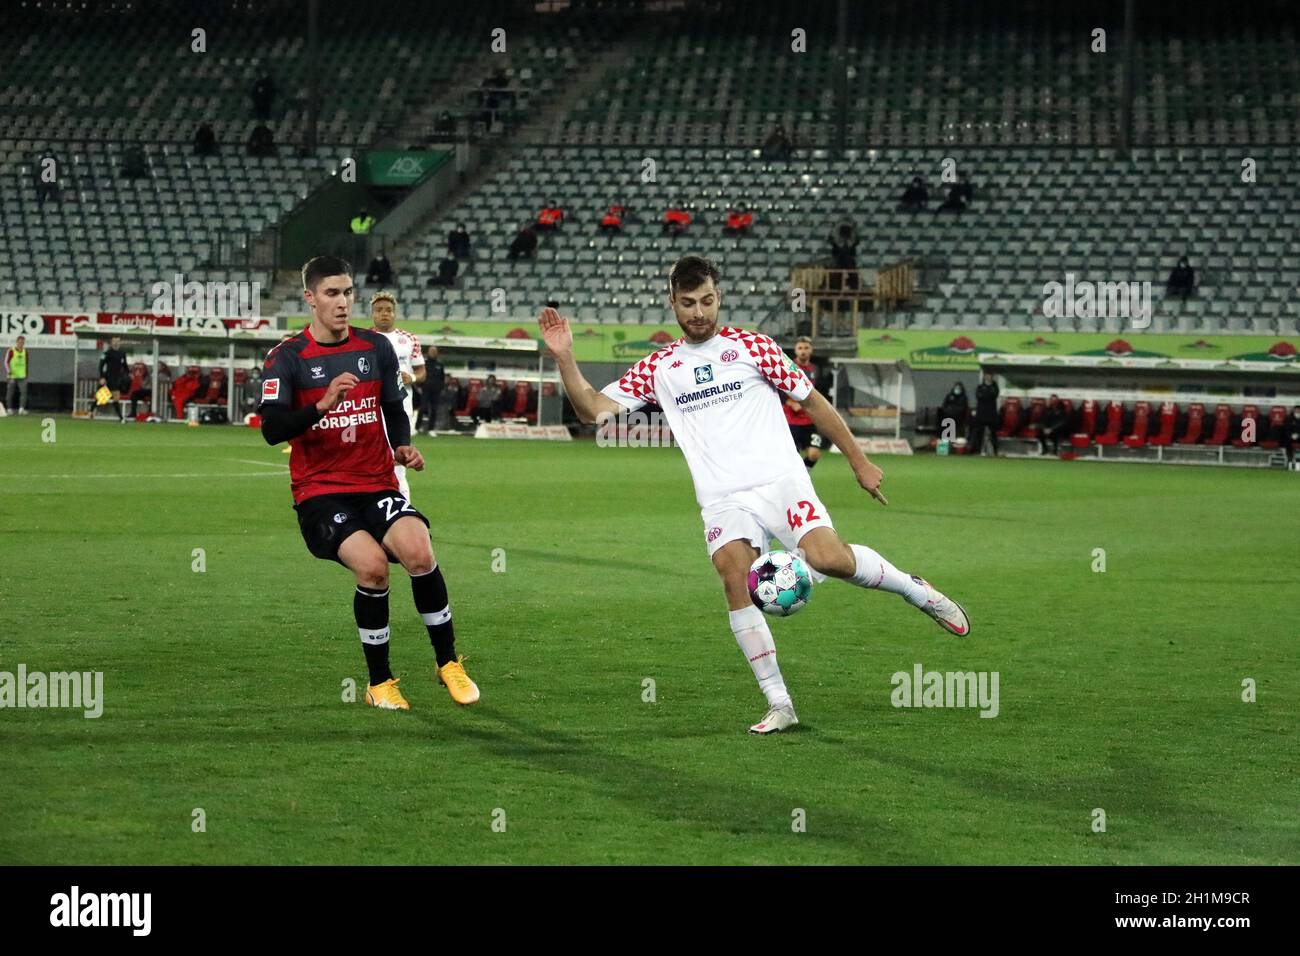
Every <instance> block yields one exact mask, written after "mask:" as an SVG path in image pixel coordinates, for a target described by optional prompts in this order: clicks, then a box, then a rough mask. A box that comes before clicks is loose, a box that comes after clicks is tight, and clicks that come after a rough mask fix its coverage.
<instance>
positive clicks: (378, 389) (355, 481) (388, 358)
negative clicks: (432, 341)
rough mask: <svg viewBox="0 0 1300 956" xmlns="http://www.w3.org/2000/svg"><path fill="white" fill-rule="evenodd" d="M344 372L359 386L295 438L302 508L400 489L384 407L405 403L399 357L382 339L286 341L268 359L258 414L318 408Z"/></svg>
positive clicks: (304, 335) (307, 336) (296, 493)
mask: <svg viewBox="0 0 1300 956" xmlns="http://www.w3.org/2000/svg"><path fill="white" fill-rule="evenodd" d="M344 372H351V373H352V374H353V375H355V376H356V377H357V379H358V380H359V381H358V384H357V386H356V387H355V388H353V389H352V390H351V391H350V392H349V393H348V396H347V398H345V399H343V400H342V401H341V402H339V403H338V404H337V405H335V406H334V407H333V408H331V409H330V410H329V411H328V412H326V413H325V415H324V416H323V417H322V418H321V419H320V421H318V422H316V424H314V425H312V426H311V428H309V429H308V430H307V431H306V432H304V433H303V434H301V435H299V436H298V437H297V438H295V439H293V443H292V444H293V454H292V455H291V456H290V458H289V481H290V486H291V487H292V489H293V501H294V504H300V503H301V502H303V501H305V500H306V499H308V498H314V497H316V496H317V495H335V494H354V493H358V492H364V491H396V490H397V478H396V476H395V475H394V474H393V450H392V448H390V447H389V444H388V434H387V432H386V431H385V428H384V415H383V411H382V409H381V408H380V406H381V405H382V404H383V403H385V402H400V401H401V392H400V390H399V387H398V384H397V383H398V375H397V354H396V353H395V352H394V351H393V347H392V345H390V344H389V342H388V340H387V339H386V338H384V337H383V336H382V335H380V334H379V333H378V332H375V331H372V330H370V329H363V328H358V327H357V326H352V327H351V329H350V331H349V334H348V337H347V338H345V339H344V340H343V341H341V342H331V343H322V342H317V341H316V340H315V339H313V338H312V336H311V331H310V329H303V330H302V332H300V333H299V334H298V335H296V336H294V337H293V338H292V339H289V340H288V341H287V342H281V343H280V344H279V345H277V346H276V347H275V348H273V349H272V350H271V352H270V354H269V355H267V357H266V365H265V367H264V371H263V373H262V401H261V404H260V405H259V406H258V410H259V412H261V411H262V410H264V409H267V408H272V409H274V408H280V409H284V410H286V411H293V410H294V409H298V408H302V407H303V406H305V405H314V404H316V402H318V401H320V399H321V396H322V395H324V394H325V392H326V390H327V389H328V388H329V384H330V382H331V381H333V380H334V379H335V378H336V377H337V376H339V375H342V374H343V373H344Z"/></svg>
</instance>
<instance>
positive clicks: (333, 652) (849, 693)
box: [0, 415, 1300, 864]
mask: <svg viewBox="0 0 1300 956" xmlns="http://www.w3.org/2000/svg"><path fill="white" fill-rule="evenodd" d="M56 426H57V433H56V435H55V437H56V441H54V442H53V443H48V442H43V441H42V437H43V436H42V424H41V421H40V416H37V415H33V416H31V417H29V418H24V419H14V418H8V419H4V420H0V483H2V484H0V486H2V487H3V489H4V491H3V495H2V496H0V670H3V671H10V672H13V671H16V669H17V665H18V664H20V663H22V664H25V665H26V667H27V669H28V671H29V672H33V671H43V672H49V671H65V670H80V671H102V672H103V673H104V681H105V686H104V696H105V703H104V712H103V715H102V716H101V717H100V718H99V719H86V718H85V717H83V716H82V714H81V712H79V711H71V710H59V709H43V710H40V709H21V710H19V709H4V710H0V863H26V864H34V863H65V864H109V863H115V864H146V863H213V864H215V863H223V864H228V863H285V864H299V863H349V864H355V863H360V864H365V863H410V864H422V863H428V864H441V863H486V864H503V863H525V864H527V863H586V864H599V863H671V864H745V863H831V864H845V863H865V864H892V863H921V864H988V863H993V864H999V863H1030V864H1049V863H1070V864H1108V863H1118V864H1146V863H1152V864H1156V863H1158V864H1185V863H1191V864H1211V863H1213V864H1237V863H1265V864H1276V863H1296V862H1298V861H1300V828H1297V826H1296V820H1297V807H1298V805H1297V802H1296V794H1297V792H1300V789H1298V787H1297V784H1298V783H1300V781H1298V780H1297V768H1298V767H1300V746H1298V742H1300V741H1298V737H1297V728H1298V727H1300V720H1298V719H1297V718H1298V716H1300V706H1297V695H1298V694H1300V650H1298V649H1297V648H1298V646H1300V642H1298V641H1297V637H1300V632H1298V631H1297V618H1296V614H1295V598H1296V595H1297V593H1300V588H1298V587H1297V583H1298V580H1297V578H1298V572H1297V567H1298V566H1300V560H1298V558H1300V537H1298V536H1297V527H1298V525H1297V519H1296V514H1297V511H1296V504H1297V501H1300V479H1298V478H1297V476H1296V475H1294V474H1286V473H1281V472H1276V471H1270V472H1259V471H1244V470H1243V471H1238V470H1232V469H1213V468H1179V467H1150V466H1139V465H1112V466H1106V465H1090V464H1084V463H1074V464H1070V463H1061V462H1056V461H1008V460H999V461H988V460H963V459H951V458H949V459H945V458H934V457H917V458H888V457H887V458H882V459H880V461H879V463H880V464H881V465H882V467H883V468H884V470H885V473H886V483H885V489H886V491H887V493H888V495H889V497H890V501H891V504H890V506H889V507H888V508H882V507H881V506H879V505H877V504H876V503H875V502H873V501H871V500H870V499H869V497H868V496H867V495H866V494H865V493H864V492H862V491H860V490H858V488H857V487H856V485H855V483H854V482H853V480H852V476H851V474H850V473H849V471H848V468H847V467H846V464H845V462H844V460H843V459H842V458H840V457H839V456H834V457H832V458H829V459H827V460H826V461H824V463H823V464H822V465H821V466H819V467H818V468H817V469H816V471H815V472H814V479H815V481H816V484H817V487H818V490H819V492H820V494H821V496H822V498H823V499H824V501H825V502H826V504H827V506H828V507H829V508H830V510H831V514H832V516H833V518H834V520H835V524H836V526H837V528H838V529H839V530H840V532H841V533H842V534H843V535H844V536H845V537H846V538H847V539H848V540H850V541H857V542H862V543H865V544H869V545H871V546H872V547H875V548H876V549H878V550H879V551H881V552H882V553H883V554H884V555H886V557H888V558H890V559H891V560H892V561H893V562H894V563H895V564H897V565H898V566H899V567H901V568H905V569H908V570H912V571H916V572H918V573H922V574H924V575H926V576H927V577H929V578H930V579H931V580H932V581H934V582H935V584H936V585H938V586H939V587H940V588H941V589H944V590H946V591H947V592H948V593H950V594H951V595H953V596H954V597H956V598H957V599H958V600H960V601H962V602H963V603H964V604H965V606H966V608H967V609H968V611H969V612H970V614H971V617H972V619H973V622H974V633H973V635H972V637H971V638H969V639H968V640H959V639H957V638H953V637H950V636H948V635H946V634H945V633H944V632H942V631H941V630H940V629H939V628H938V627H937V626H936V625H935V624H934V623H933V622H931V621H930V620H928V619H927V618H925V617H923V616H922V615H921V614H919V613H918V612H916V611H915V610H913V609H911V608H909V607H907V606H906V605H905V604H904V603H903V602H902V600H901V599H899V598H897V597H894V596H892V595H886V594H881V593H875V592H866V591H862V590H859V589H857V588H854V587H851V586H848V585H845V584H842V583H839V582H833V581H832V582H827V583H825V584H823V585H820V586H819V587H818V588H817V589H816V590H815V592H814V594H813V598H812V601H811V603H810V605H809V606H808V608H807V609H806V610H804V611H803V612H802V613H800V614H799V615H797V616H795V617H793V618H790V619H788V620H775V621H773V622H772V628H773V632H774V633H775V635H776V639H777V648H778V653H779V656H780V663H781V667H782V670H783V671H784V674H785V677H786V680H787V682H788V684H789V686H790V689H791V691H792V693H793V694H794V698H795V703H796V705H797V707H798V709H799V715H800V718H801V720H802V721H803V723H802V725H801V726H800V727H798V728H796V730H795V731H793V732H791V733H788V734H785V735H780V736H777V737H773V738H756V737H751V736H748V735H747V734H746V733H745V730H746V728H747V727H748V725H749V724H750V723H752V722H754V721H755V720H757V719H758V718H759V717H760V716H761V715H762V712H763V710H764V707H763V700H762V697H761V695H760V694H759V693H758V691H757V688H756V687H755V685H754V680H753V677H752V676H751V674H750V672H749V668H748V667H747V666H746V663H745V661H744V659H743V658H742V656H741V654H740V651H739V649H738V648H737V647H736V644H735V640H734V639H733V637H732V635H731V632H730V630H729V628H728V626H727V617H726V608H725V604H724V602H723V599H722V593H721V588H720V587H719V584H718V582H717V580H716V577H715V575H714V573H713V570H712V568H711V566H710V564H709V562H708V560H707V558H706V555H705V549H704V533H703V528H702V526H701V524H700V519H699V511H698V508H697V507H696V505H695V502H694V497H693V494H692V489H691V484H690V480H689V476H688V474H687V470H686V466H685V463H684V461H683V460H682V458H681V455H680V452H679V451H677V450H676V449H618V450H614V449H600V448H597V447H595V446H594V445H591V444H589V443H575V444H572V445H560V444H549V443H542V442H537V443H532V442H511V441H473V440H469V439H457V438H449V437H440V438H438V439H436V440H430V439H426V438H420V439H418V443H419V445H420V447H421V448H422V449H423V451H424V452H425V454H426V455H427V456H428V468H427V469H426V470H425V471H424V472H423V473H422V474H418V475H415V476H414V481H413V493H412V494H413V499H414V502H415V504H416V505H417V506H418V507H419V508H421V509H422V510H423V511H424V512H425V513H426V514H427V515H428V516H429V517H430V519H431V520H432V522H433V538H434V550H435V552H436V554H437V555H438V558H439V561H440V563H441V565H442V566H443V569H444V571H445V574H446V577H447V581H448V585H449V587H450V589H451V596H452V607H453V610H454V614H455V621H456V630H457V635H458V643H459V649H460V650H461V652H462V653H464V654H466V655H467V667H468V669H469V671H470V673H471V674H472V675H473V676H474V677H475V679H476V680H477V681H478V683H479V684H480V686H481V688H482V690H483V700H482V702H481V703H480V704H479V705H477V706H475V707H473V708H469V709H459V708H457V707H456V706H455V705H454V704H453V703H452V702H451V701H450V699H449V698H448V697H447V694H446V692H445V690H444V689H443V688H441V687H439V686H437V685H436V684H435V683H434V681H433V669H432V651H431V649H430V647H429V642H428V639H427V637H426V635H425V632H424V629H423V627H422V626H421V625H420V623H419V619H418V618H417V617H416V615H415V612H414V609H413V607H412V605H411V599H410V589H409V585H408V584H407V583H406V577H405V575H404V574H403V573H402V572H401V571H400V569H395V571H394V577H393V592H392V600H391V607H392V621H393V631H394V633H393V645H392V659H393V666H394V671H395V673H396V674H397V675H398V676H400V677H401V678H402V688H403V690H404V691H405V692H406V694H407V696H408V698H409V699H410V701H411V706H412V710H411V711H410V712H409V713H390V712H380V711H376V710H372V709H370V708H367V707H365V706H364V705H363V704H362V703H360V702H356V703H345V702H344V701H343V700H342V697H343V690H342V688H343V682H344V681H345V680H346V679H348V678H352V679H354V680H356V681H357V682H358V684H359V685H361V686H360V691H361V692H362V693H364V674H365V669H364V663H363V659H362V654H361V649H360V647H359V644H358V640H357V637H356V631H355V627H354V625H353V622H352V611H351V605H352V584H351V583H350V578H349V576H348V575H347V573H346V572H345V571H343V570H342V569H341V568H339V567H338V566H336V565H334V564H331V563H326V562H322V561H318V560H315V559H313V558H311V557H310V556H309V555H308V554H307V551H306V549H305V548H304V546H303V543H302V540H301V538H300V536H299V534H298V529H297V525H296V523H295V520H294V514H293V512H292V510H291V508H290V504H291V502H290V497H289V488H288V478H287V475H286V474H285V462H286V461H287V458H286V456H284V455H282V454H281V453H280V450H279V449H278V448H277V449H271V448H268V447H267V446H266V445H265V444H264V443H263V442H262V440H261V438H260V436H259V435H258V434H257V433H256V432H255V431H252V430H249V429H237V428H225V427H203V428H198V429H186V428H181V427H173V426H157V425H155V426H143V425H134V424H132V425H129V426H126V427H122V426H119V425H117V424H114V423H89V422H80V421H72V420H70V419H67V418H60V419H58V420H57V422H56ZM196 548H202V549H204V554H205V561H206V570H205V571H203V572H201V573H200V572H197V571H195V570H194V563H195V558H194V549H196ZM1098 548H1101V549H1104V550H1105V565H1106V569H1105V572H1104V573H1098V572H1095V571H1094V570H1093V565H1094V562H1095V558H1094V550H1095V549H1098ZM495 549H501V552H496V550H495ZM502 552H503V553H504V560H505V571H504V573H497V572H495V571H494V570H493V562H494V555H496V556H499V555H500V554H501V553H502ZM917 662H920V663H921V664H922V665H923V667H924V668H925V669H926V670H938V671H950V670H955V671H989V672H993V671H996V672H998V674H999V675H1000V691H999V696H1000V702H999V713H998V715H997V717H996V718H993V719H985V718H981V717H980V716H979V713H978V711H977V710H975V709H956V708H951V709H937V708H929V709H915V708H913V709H901V708H895V707H893V706H892V705H891V702H890V698H891V691H892V689H893V688H892V686H891V675H892V674H894V673H895V672H896V671H900V670H901V671H908V672H910V671H911V670H912V669H913V667H914V665H915V664H916V663H917ZM646 678H651V679H653V681H654V682H655V684H654V688H655V700H654V702H646V701H644V700H643V686H644V685H643V682H644V681H645V679H646ZM1246 678H1251V679H1253V680H1254V681H1255V682H1256V686H1257V695H1258V699H1257V700H1256V701H1255V702H1254V703H1248V702H1244V701H1243V700H1242V694H1243V690H1242V683H1243V680H1244V679H1246ZM198 808H201V809H202V811H203V815H204V819H205V824H206V830H205V832H198V833H196V832H194V830H193V825H192V822H193V820H194V815H193V814H194V811H195V810H196V809H198ZM1096 808H1100V809H1102V810H1104V811H1105V815H1106V829H1105V832H1094V827H1093V824H1094V819H1095V818H1094V810H1095V809H1096ZM798 810H802V811H803V818H804V820H805V821H806V824H805V827H804V832H796V829H797V828H796V827H795V826H794V825H793V824H794V823H795V821H796V820H797V819H798V814H797V811H798ZM498 811H503V812H504V815H503V814H502V813H501V812H498ZM494 820H495V821H496V823H497V826H496V828H494V827H493V823H494ZM502 821H504V824H505V825H504V829H502V827H501V823H502Z"/></svg>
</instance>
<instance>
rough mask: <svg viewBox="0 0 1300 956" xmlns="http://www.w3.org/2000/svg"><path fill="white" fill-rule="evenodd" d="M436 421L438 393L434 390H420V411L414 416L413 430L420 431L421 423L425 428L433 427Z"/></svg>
mask: <svg viewBox="0 0 1300 956" xmlns="http://www.w3.org/2000/svg"><path fill="white" fill-rule="evenodd" d="M437 423H438V393H437V392H435V391H422V392H421V393H420V411H419V413H418V414H417V415H416V416H415V430H416V431H420V426H421V425H423V426H424V428H425V430H429V429H432V428H434V427H435V426H436V425H437Z"/></svg>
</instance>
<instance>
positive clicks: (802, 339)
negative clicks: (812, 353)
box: [794, 335, 813, 345]
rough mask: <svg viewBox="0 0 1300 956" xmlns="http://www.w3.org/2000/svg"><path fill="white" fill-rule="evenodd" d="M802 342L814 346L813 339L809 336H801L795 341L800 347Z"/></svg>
mask: <svg viewBox="0 0 1300 956" xmlns="http://www.w3.org/2000/svg"><path fill="white" fill-rule="evenodd" d="M800 342H807V343H808V344H809V345H812V344H813V341H812V339H810V338H808V336H806V335H801V336H799V337H798V338H797V339H795V340H794V344H795V345H798V344H799V343H800Z"/></svg>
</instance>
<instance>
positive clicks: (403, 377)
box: [370, 289, 424, 501]
mask: <svg viewBox="0 0 1300 956" xmlns="http://www.w3.org/2000/svg"><path fill="white" fill-rule="evenodd" d="M370 322H371V324H372V325H373V326H374V330H375V331H376V332H378V333H379V334H380V335H382V336H383V337H384V338H386V339H388V341H389V342H390V343H391V344H392V346H393V351H394V352H396V353H397V370H398V378H399V388H400V390H401V393H402V403H403V405H404V406H405V407H406V417H407V418H408V419H409V420H410V422H411V428H412V429H414V428H415V402H414V400H413V399H412V394H413V393H414V391H415V386H416V385H418V384H419V383H420V382H423V381H424V353H423V352H421V351H420V340H419V339H417V338H416V337H415V334H414V333H412V332H407V331H406V330H405V329H399V328H397V296H395V295H393V293H391V292H389V291H388V290H387V289H385V290H383V291H381V292H376V293H375V294H374V295H372V296H371V297H370ZM393 471H395V472H396V473H397V486H398V488H400V489H401V491H402V496H403V497H404V498H406V500H407V501H410V500H411V486H410V484H409V483H408V482H407V480H406V466H405V465H403V464H401V463H400V462H399V463H398V464H397V465H395V466H394V468H393Z"/></svg>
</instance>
